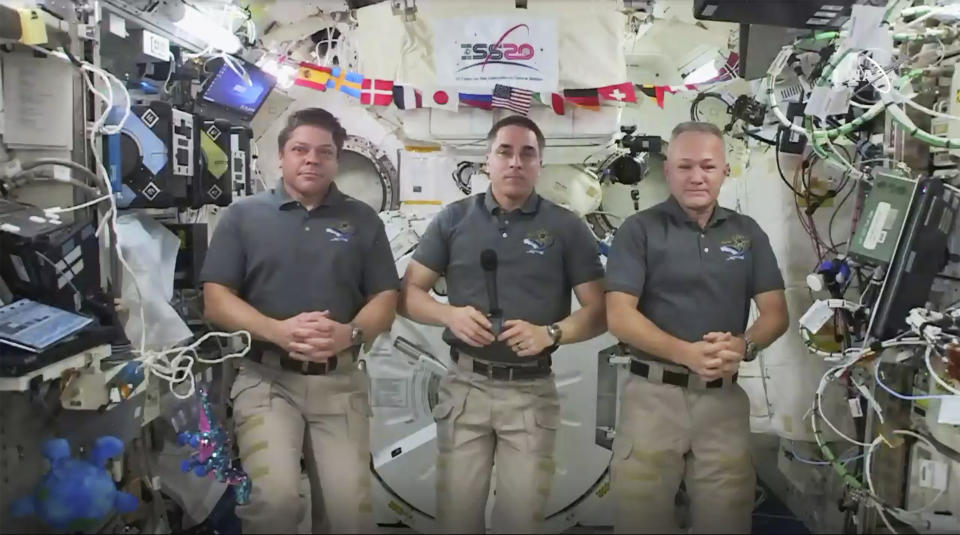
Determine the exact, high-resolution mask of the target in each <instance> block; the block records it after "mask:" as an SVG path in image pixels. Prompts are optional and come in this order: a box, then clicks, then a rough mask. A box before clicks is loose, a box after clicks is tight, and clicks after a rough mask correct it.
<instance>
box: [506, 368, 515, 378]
mask: <svg viewBox="0 0 960 535" xmlns="http://www.w3.org/2000/svg"><path fill="white" fill-rule="evenodd" d="M516 369H517V368H515V367H514V366H507V381H513V371H514V370H516Z"/></svg>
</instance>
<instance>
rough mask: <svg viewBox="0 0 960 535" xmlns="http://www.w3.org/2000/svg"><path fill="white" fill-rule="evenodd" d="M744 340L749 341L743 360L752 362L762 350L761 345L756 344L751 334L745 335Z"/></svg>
mask: <svg viewBox="0 0 960 535" xmlns="http://www.w3.org/2000/svg"><path fill="white" fill-rule="evenodd" d="M743 340H744V341H745V342H746V343H747V347H746V349H745V350H744V351H743V361H744V362H750V361H752V360H753V359H755V358H757V353H759V352H760V346H758V345H757V344H755V343H754V342H753V340H751V339H750V337H749V336H744V337H743Z"/></svg>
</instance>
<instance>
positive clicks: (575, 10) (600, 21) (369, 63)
mask: <svg viewBox="0 0 960 535" xmlns="http://www.w3.org/2000/svg"><path fill="white" fill-rule="evenodd" d="M617 4H618V2H616V1H613V0H559V1H558V0H529V1H528V2H527V8H526V10H525V11H526V12H527V13H529V14H530V16H531V17H536V16H537V15H540V14H543V15H549V16H550V17H551V18H556V20H557V36H558V41H559V43H558V45H559V46H558V51H557V55H558V57H559V58H561V62H560V71H559V77H560V78H559V81H560V87H568V88H573V87H601V86H604V85H611V84H618V83H620V82H622V81H623V80H624V76H625V72H624V65H625V62H624V57H623V46H622V43H623V35H624V27H625V19H624V15H623V14H622V13H620V12H619V11H618V10H617V9H616V6H617ZM517 11H518V10H517V9H516V2H515V1H514V0H485V1H484V2H477V1H475V0H425V1H424V0H421V1H419V2H417V13H416V20H414V21H410V22H404V21H403V20H402V18H401V17H397V16H395V15H394V14H393V11H392V9H391V6H390V3H389V2H382V3H380V4H375V5H372V6H367V7H364V8H361V9H358V10H357V21H358V23H359V25H358V29H357V34H356V36H355V37H354V41H353V43H354V45H355V46H356V47H357V51H358V55H359V57H360V69H361V70H362V71H363V72H364V74H365V75H366V76H369V77H372V78H382V79H385V80H397V81H401V82H404V83H408V84H413V85H415V86H431V85H435V84H436V77H435V73H434V69H433V65H434V62H433V53H434V51H433V28H434V25H435V24H437V23H438V22H439V21H442V20H443V19H446V18H451V17H462V16H464V15H465V14H469V15H470V16H484V15H490V16H496V15H500V14H504V13H511V14H516V13H517ZM584 65H589V66H590V68H589V69H585V68H583V66H584Z"/></svg>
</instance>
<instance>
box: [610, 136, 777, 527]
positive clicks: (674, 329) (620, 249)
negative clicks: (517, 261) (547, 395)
mask: <svg viewBox="0 0 960 535" xmlns="http://www.w3.org/2000/svg"><path fill="white" fill-rule="evenodd" d="M728 173H729V166H728V165H727V164H726V161H725V157H724V144H723V137H722V133H721V132H720V130H719V129H717V128H716V127H715V126H713V125H711V124H709V123H695V122H691V123H682V124H680V125H678V126H677V127H676V128H674V130H673V134H672V136H671V141H670V145H669V147H668V153H667V163H666V174H667V182H668V185H669V187H670V192H671V197H670V198H669V199H667V200H666V201H664V202H663V203H661V204H659V205H657V206H654V207H653V208H650V209H648V210H644V211H642V212H640V213H637V214H635V215H632V216H630V217H629V218H627V219H626V220H625V221H624V222H623V224H622V225H621V226H620V228H619V230H618V231H617V234H616V237H615V239H614V241H613V246H612V248H611V252H610V257H609V259H608V261H607V292H608V293H607V322H608V324H609V326H610V332H611V333H612V334H613V335H614V336H616V337H617V338H619V339H620V340H621V341H622V342H624V343H626V344H628V345H629V346H630V347H631V350H632V353H633V359H632V362H631V365H630V371H631V372H632V373H631V375H630V378H629V380H628V381H627V383H626V385H625V387H624V392H623V399H622V402H621V408H620V420H619V422H618V423H617V434H616V437H615V438H614V442H613V450H614V457H613V460H612V464H611V474H612V490H613V492H614V496H615V500H616V513H615V519H614V520H615V527H616V531H617V532H618V533H641V532H642V533H671V532H676V531H677V526H676V525H675V522H674V497H675V495H676V493H677V490H678V488H679V486H680V481H681V479H683V480H684V481H685V483H686V489H687V493H688V494H689V496H690V501H691V508H690V513H691V521H692V529H693V532H694V533H707V532H711V533H749V532H750V520H751V513H752V511H753V505H754V488H755V476H754V471H753V464H752V462H751V459H750V444H749V436H750V421H749V418H750V402H749V400H748V399H747V395H746V393H744V391H743V389H741V388H740V386H739V385H737V384H736V378H737V370H738V368H739V366H740V362H741V361H749V360H752V359H753V358H754V357H755V356H756V354H757V351H758V350H759V349H761V348H763V347H766V346H768V345H769V344H771V343H772V342H773V341H774V340H776V339H777V338H779V337H780V335H782V334H783V333H784V332H785V331H786V329H787V307H786V301H785V299H784V293H783V278H782V277H781V275H780V269H779V267H778V266H777V259H776V257H774V254H773V251H772V249H771V248H770V242H769V240H768V239H767V235H766V234H765V233H764V232H763V231H762V230H761V229H760V227H759V226H758V225H757V223H756V222H755V221H754V220H753V219H751V218H750V217H748V216H745V215H741V214H738V213H736V212H734V211H731V210H728V209H726V208H723V207H721V206H718V205H717V196H718V194H719V192H720V186H721V185H722V184H723V181H724V179H725V178H726V176H727V174H728ZM751 300H753V301H754V302H755V303H756V305H757V309H758V311H759V316H758V317H757V319H756V320H755V321H754V322H753V324H752V325H751V326H750V328H749V329H747V328H746V327H747V319H748V313H749V310H750V301H751Z"/></svg>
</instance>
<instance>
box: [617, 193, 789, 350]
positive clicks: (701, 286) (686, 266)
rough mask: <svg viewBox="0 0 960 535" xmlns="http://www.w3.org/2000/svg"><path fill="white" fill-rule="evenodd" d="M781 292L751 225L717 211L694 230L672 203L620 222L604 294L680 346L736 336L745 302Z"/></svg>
mask: <svg viewBox="0 0 960 535" xmlns="http://www.w3.org/2000/svg"><path fill="white" fill-rule="evenodd" d="M781 289H783V277H782V276H781V275H780V268H779V267H778V266H777V259H776V257H775V256H774V254H773V250H772V249H771V248H770V241H769V240H768V239H767V235H766V234H765V233H764V232H763V230H761V229H760V226H759V225H757V223H756V221H754V220H753V219H751V218H750V217H748V216H745V215H742V214H738V213H736V212H734V211H732V210H728V209H726V208H723V207H721V206H717V208H716V209H715V210H714V212H713V215H712V216H711V218H710V221H709V222H708V223H707V226H706V228H705V229H703V230H701V229H700V227H699V225H697V223H696V222H695V221H694V220H692V219H690V217H689V216H688V215H687V214H686V213H685V212H684V211H683V209H682V208H681V207H680V205H679V204H678V203H677V201H676V200H675V199H674V198H673V197H671V198H669V199H667V200H666V201H664V202H662V203H660V204H658V205H656V206H654V207H652V208H649V209H647V210H643V211H641V212H639V213H637V214H634V215H632V216H630V217H628V218H627V219H626V220H625V221H624V222H623V224H622V225H621V226H620V228H619V229H618V230H617V233H616V236H615V237H614V240H613V245H612V247H611V251H610V257H609V258H608V259H607V291H608V292H624V293H628V294H630V295H635V296H637V297H638V298H639V299H640V301H639V303H638V305H637V306H638V309H639V310H640V312H642V313H643V315H644V316H646V317H647V318H649V319H650V321H652V322H653V323H654V324H656V326H657V327H659V328H661V329H663V330H664V331H665V332H667V333H668V334H671V335H673V336H675V337H677V338H680V339H681V340H686V341H688V342H696V341H698V340H701V339H702V338H703V335H704V334H706V333H708V332H711V331H729V332H731V333H733V334H738V335H739V334H742V333H743V332H744V330H745V329H746V327H747V319H748V314H749V311H750V300H751V299H752V298H753V296H755V295H757V294H760V293H763V292H766V291H769V290H781ZM634 353H635V354H636V355H638V356H640V357H642V358H652V359H654V360H659V359H657V358H656V357H654V356H653V355H649V354H646V353H644V352H641V351H639V350H636V349H634Z"/></svg>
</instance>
